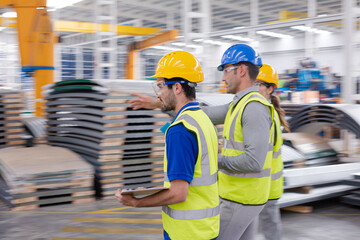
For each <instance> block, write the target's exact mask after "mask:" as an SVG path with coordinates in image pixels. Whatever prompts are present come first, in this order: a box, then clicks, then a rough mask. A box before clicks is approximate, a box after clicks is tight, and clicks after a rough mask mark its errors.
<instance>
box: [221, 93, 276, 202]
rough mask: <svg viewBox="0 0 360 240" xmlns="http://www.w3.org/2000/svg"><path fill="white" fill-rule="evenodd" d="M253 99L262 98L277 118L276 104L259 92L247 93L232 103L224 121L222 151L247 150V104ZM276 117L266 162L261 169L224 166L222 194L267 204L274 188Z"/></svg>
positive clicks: (228, 153)
mask: <svg viewBox="0 0 360 240" xmlns="http://www.w3.org/2000/svg"><path fill="white" fill-rule="evenodd" d="M250 102H260V103H262V104H264V105H265V106H267V107H268V108H269V110H270V116H271V117H272V118H273V115H274V107H273V106H272V105H271V104H270V103H269V102H268V101H267V100H266V99H265V98H264V97H263V96H262V95H260V93H258V92H251V93H249V94H247V95H245V96H244V97H243V98H242V99H241V100H240V101H239V103H237V104H236V105H234V104H233V102H231V103H230V109H229V111H228V113H227V115H226V118H225V123H224V130H223V136H224V146H223V150H222V155H224V156H227V157H236V156H239V155H241V154H243V153H244V152H245V145H244V138H246V136H243V133H242V123H241V119H242V114H243V112H244V109H245V107H246V105H247V104H248V103H250ZM273 122H274V121H273V120H272V124H271V128H270V129H269V130H268V131H270V135H269V136H270V137H269V140H268V144H267V146H264V148H266V149H267V155H266V160H265V164H264V166H263V169H262V171H261V172H254V173H233V172H230V171H226V170H224V169H221V170H220V171H219V193H220V197H221V198H223V199H227V200H229V201H233V202H237V203H241V204H247V205H261V204H265V203H266V202H267V200H268V197H269V191H270V174H271V162H272V155H273V138H274V123H273Z"/></svg>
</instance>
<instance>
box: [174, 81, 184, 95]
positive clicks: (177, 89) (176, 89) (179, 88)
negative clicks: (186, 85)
mask: <svg viewBox="0 0 360 240" xmlns="http://www.w3.org/2000/svg"><path fill="white" fill-rule="evenodd" d="M173 89H174V92H175V94H176V95H178V94H180V93H181V92H182V91H183V88H182V86H181V84H180V83H175V84H174V86H173Z"/></svg>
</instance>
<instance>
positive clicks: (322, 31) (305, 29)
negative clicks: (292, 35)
mask: <svg viewBox="0 0 360 240" xmlns="http://www.w3.org/2000/svg"><path fill="white" fill-rule="evenodd" d="M291 28H292V29H296V30H300V31H304V32H313V33H331V32H329V31H325V30H320V29H317V28H312V27H307V26H293V27H291Z"/></svg>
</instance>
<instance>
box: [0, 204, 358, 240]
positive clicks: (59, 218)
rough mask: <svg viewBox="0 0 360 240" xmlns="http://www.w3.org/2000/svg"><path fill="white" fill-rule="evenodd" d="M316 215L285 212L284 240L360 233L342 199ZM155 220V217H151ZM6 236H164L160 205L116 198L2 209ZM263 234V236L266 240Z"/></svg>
mask: <svg viewBox="0 0 360 240" xmlns="http://www.w3.org/2000/svg"><path fill="white" fill-rule="evenodd" d="M306 205H311V206H313V212H312V213H307V214H304V213H294V212H289V211H282V224H283V239H284V240H290V239H291V240H318V239H319V240H320V239H327V240H340V239H341V240H352V239H359V236H360V208H359V207H353V206H349V205H345V204H343V203H341V202H339V201H338V200H337V199H330V200H326V201H320V202H316V203H312V204H306ZM149 219H151V220H149ZM0 239H4V240H5V239H6V240H20V239H21V240H47V239H49V240H116V239H117V240H120V239H121V240H130V239H149V240H153V239H162V230H161V214H160V208H139V209H136V208H128V207H124V206H122V205H120V204H118V203H117V201H116V200H115V199H114V200H101V201H96V202H92V203H86V204H69V205H58V206H51V207H43V208H39V209H37V210H35V211H6V210H3V211H0ZM263 239H264V238H263V237H262V235H260V234H259V235H258V236H257V240H263Z"/></svg>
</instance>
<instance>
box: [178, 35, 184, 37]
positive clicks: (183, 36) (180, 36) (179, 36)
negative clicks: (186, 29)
mask: <svg viewBox="0 0 360 240" xmlns="http://www.w3.org/2000/svg"><path fill="white" fill-rule="evenodd" d="M183 37H184V36H181V35H180V36H176V38H183Z"/></svg>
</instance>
